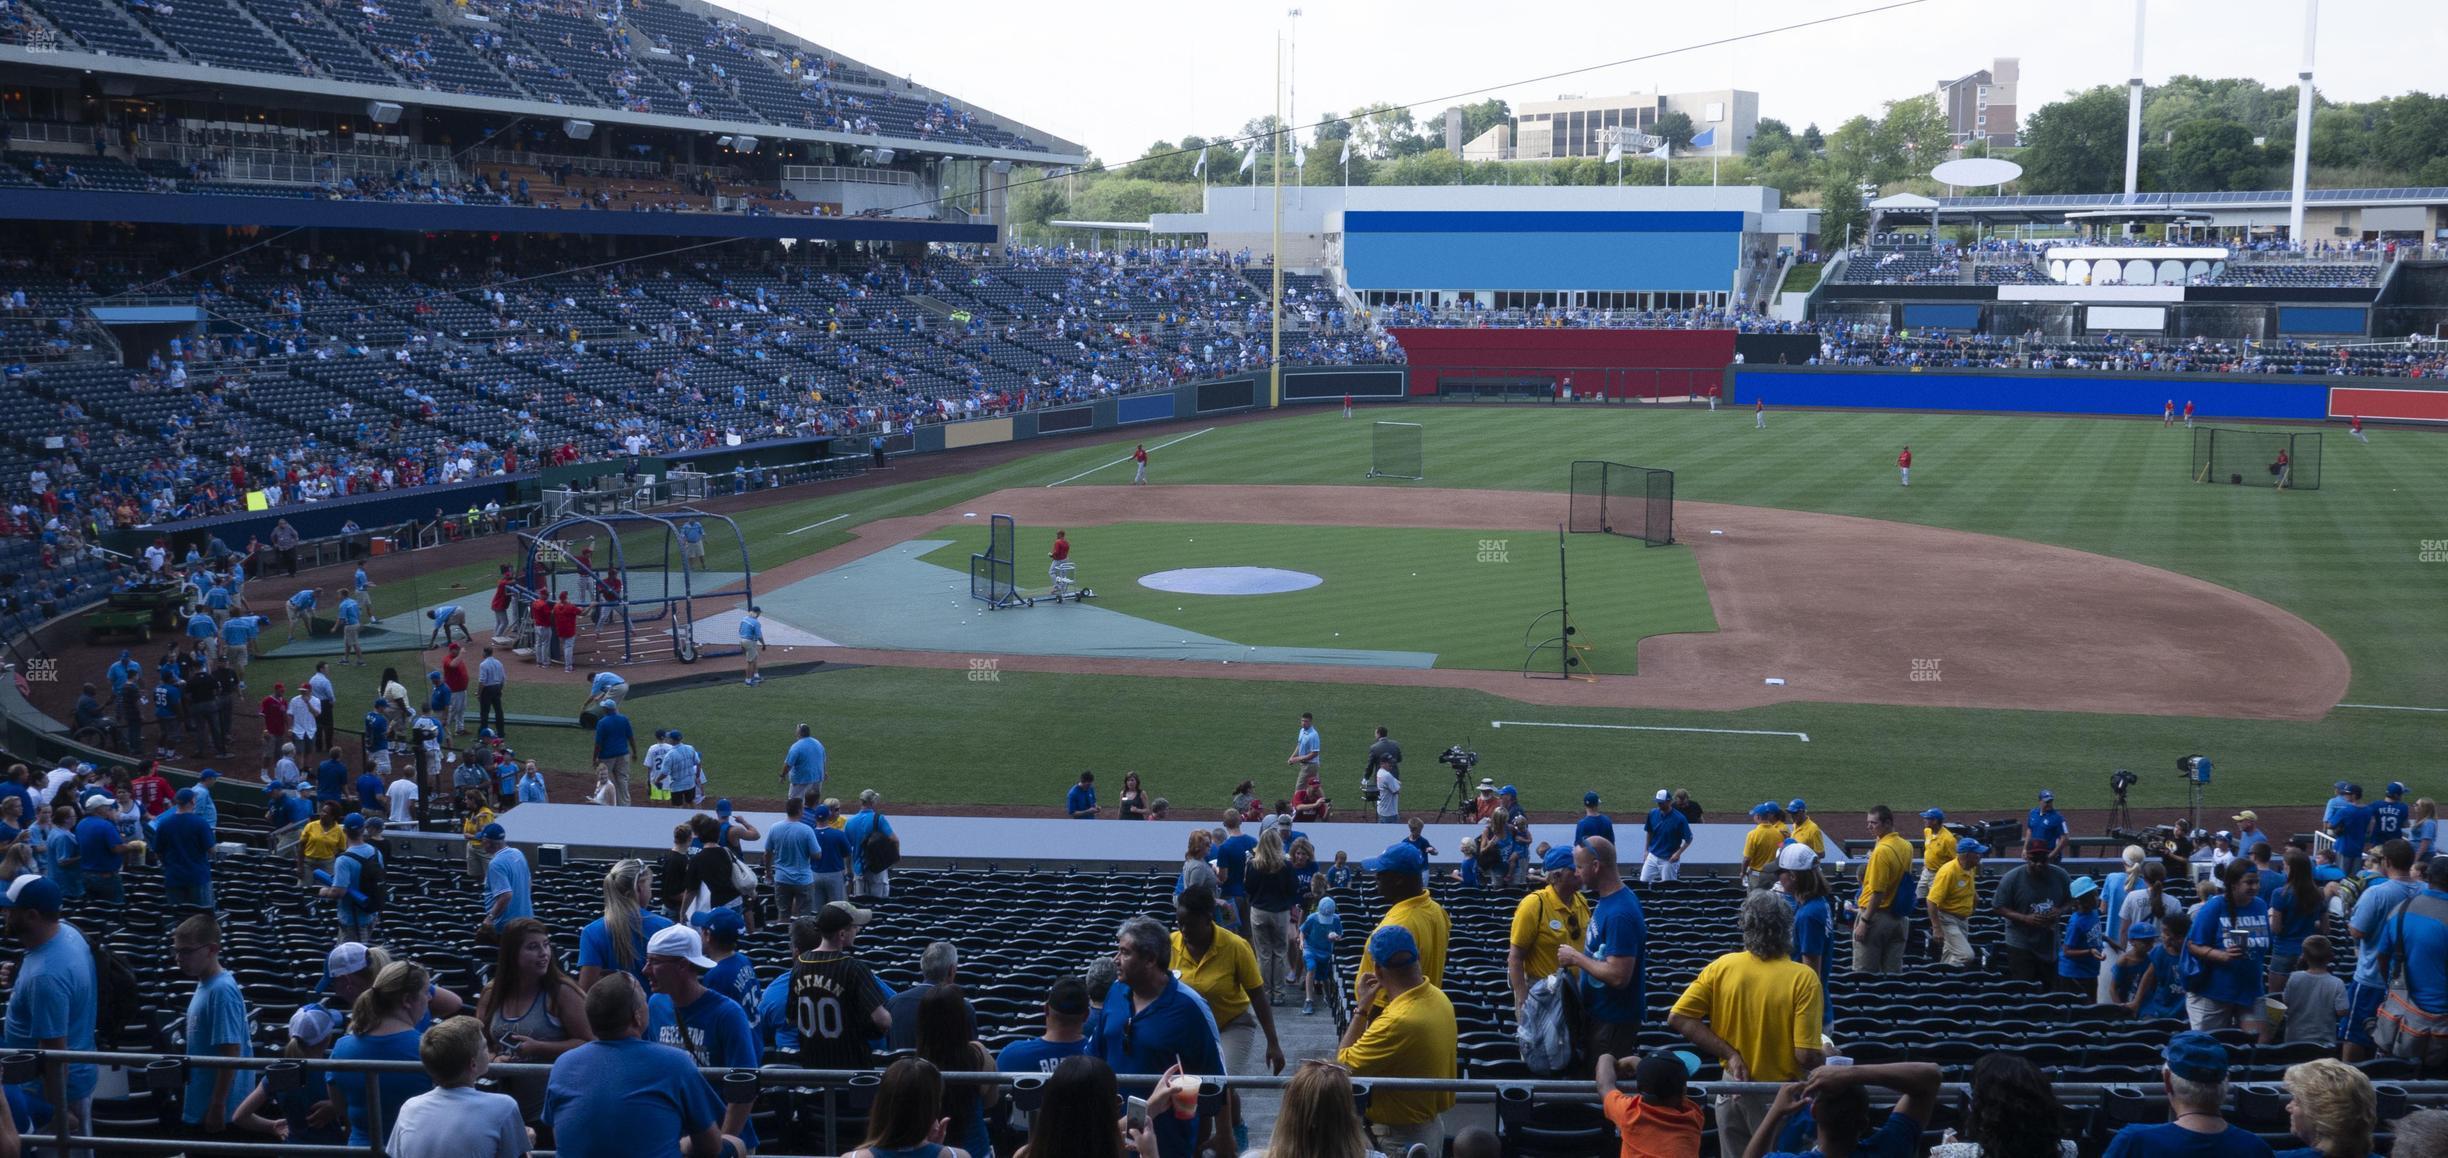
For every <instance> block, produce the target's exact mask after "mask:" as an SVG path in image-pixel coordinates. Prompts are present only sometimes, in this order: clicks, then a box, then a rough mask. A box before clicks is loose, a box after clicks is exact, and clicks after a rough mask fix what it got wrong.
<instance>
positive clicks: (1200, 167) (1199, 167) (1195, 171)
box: [1190, 146, 1207, 177]
mask: <svg viewBox="0 0 2448 1158" xmlns="http://www.w3.org/2000/svg"><path fill="white" fill-rule="evenodd" d="M1190 175H1191V176H1193V177H1204V176H1206V175H1207V150H1206V148H1205V147H1204V146H1201V147H1200V149H1199V159H1198V164H1195V165H1192V166H1190Z"/></svg>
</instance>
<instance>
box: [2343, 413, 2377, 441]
mask: <svg viewBox="0 0 2448 1158" xmlns="http://www.w3.org/2000/svg"><path fill="white" fill-rule="evenodd" d="M2346 433H2348V434H2351V435H2354V437H2355V441H2356V442H2360V443H2362V444H2363V445H2365V446H2369V445H2371V436H2370V435H2367V434H2365V433H2363V416H2362V415H2360V414H2357V415H2355V416H2354V417H2352V418H2349V419H2347V420H2346Z"/></svg>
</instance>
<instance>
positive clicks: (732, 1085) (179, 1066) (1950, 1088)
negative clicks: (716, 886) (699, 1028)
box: [0, 1050, 2448, 1158]
mask: <svg viewBox="0 0 2448 1158" xmlns="http://www.w3.org/2000/svg"><path fill="white" fill-rule="evenodd" d="M70 1065H99V1066H110V1067H115V1068H120V1069H125V1070H129V1071H132V1072H131V1074H130V1077H131V1081H130V1092H131V1093H135V1092H138V1091H143V1092H146V1093H147V1094H149V1096H152V1097H156V1098H159V1097H165V1096H167V1095H168V1094H169V1093H170V1092H171V1091H174V1090H183V1089H184V1088H185V1086H186V1080H187V1075H186V1070H187V1068H188V1067H191V1066H193V1067H201V1068H204V1069H236V1070H252V1071H258V1072H263V1071H274V1070H275V1069H276V1067H277V1071H278V1072H279V1073H281V1074H282V1075H284V1076H285V1077H284V1080H289V1076H293V1078H294V1080H296V1081H300V1082H303V1081H309V1080H312V1078H311V1076H310V1071H311V1073H349V1074H366V1075H369V1076H368V1077H367V1078H366V1079H365V1080H366V1081H368V1082H369V1083H371V1082H373V1081H374V1080H376V1078H375V1077H374V1076H372V1075H380V1074H385V1073H409V1074H420V1075H421V1074H423V1073H424V1072H425V1070H424V1067H423V1066H422V1065H420V1064H419V1063H416V1062H409V1061H362V1060H333V1059H300V1058H279V1057H252V1058H233V1057H218V1056H211V1055H188V1054H126V1053H102V1052H97V1051H90V1050H30V1051H25V1052H21V1053H13V1054H10V1055H8V1056H6V1057H0V1076H5V1077H6V1078H8V1079H9V1080H11V1082H12V1084H14V1083H15V1082H18V1081H33V1080H37V1079H38V1078H39V1080H40V1081H41V1082H42V1084H43V1088H44V1090H45V1091H46V1093H47V1094H49V1095H51V1096H52V1099H53V1101H54V1104H56V1102H57V1096H58V1095H59V1093H60V1083H61V1082H62V1081H64V1080H65V1077H66V1074H65V1070H64V1067H66V1066H70ZM551 1072H552V1067H551V1066H549V1065H541V1064H536V1063H507V1062H506V1063H502V1064H498V1065H494V1066H491V1067H489V1070H488V1078H489V1079H497V1078H511V1077H517V1076H522V1075H523V1076H543V1075H548V1074H550V1073H551ZM698 1072H699V1073H702V1074H704V1075H705V1076H706V1078H707V1079H708V1080H709V1081H711V1082H712V1083H714V1085H715V1086H716V1087H717V1088H719V1089H721V1090H723V1091H724V1093H725V1095H726V1099H727V1100H729V1101H731V1102H733V1103H736V1102H738V1101H749V1100H754V1099H755V1097H756V1096H757V1095H758V1094H759V1093H762V1092H764V1091H767V1090H774V1089H789V1090H807V1091H811V1092H814V1093H816V1094H817V1095H818V1096H819V1097H821V1098H823V1099H824V1100H825V1104H824V1115H825V1118H826V1121H827V1123H828V1125H827V1129H828V1132H829V1131H830V1129H831V1123H832V1122H833V1121H834V1119H835V1117H836V1115H835V1114H834V1113H833V1105H832V1097H833V1096H834V1095H835V1094H837V1093H839V1092H841V1091H846V1090H849V1089H852V1088H858V1087H865V1088H870V1089H872V1088H873V1086H874V1083H875V1082H876V1080H877V1073H878V1071H875V1070H811V1069H798V1068H795V1067H790V1066H764V1067H761V1068H758V1069H735V1068H725V1067H717V1066H700V1067H698ZM1118 1076H1119V1080H1120V1082H1121V1084H1123V1085H1125V1086H1144V1085H1150V1084H1153V1083H1154V1082H1155V1081H1156V1079H1157V1078H1158V1077H1159V1076H1160V1075H1157V1074H1122V1075H1118ZM943 1080H944V1081H945V1082H946V1083H947V1084H951V1083H965V1084H970V1085H993V1086H1009V1087H1013V1089H1014V1092H1015V1094H1018V1095H1020V1096H1023V1097H1025V1096H1027V1092H1028V1091H1033V1090H1035V1089H1037V1088H1040V1087H1042V1085H1043V1083H1044V1081H1045V1076H1044V1075H1043V1074H1036V1073H1004V1072H972V1073H946V1074H944V1075H943ZM1292 1081H1293V1075H1292V1074H1288V1073H1287V1074H1282V1075H1270V1074H1249V1075H1232V1076H1225V1077H1215V1076H1210V1077H1207V1078H1206V1080H1205V1081H1204V1082H1203V1083H1202V1086H1201V1088H1200V1091H1199V1099H1200V1102H1201V1103H1202V1106H1203V1107H1208V1108H1210V1109H1212V1108H1213V1107H1216V1106H1219V1105H1220V1104H1221V1102H1222V1100H1223V1097H1224V1091H1225V1090H1226V1089H1227V1088H1235V1089H1242V1090H1282V1089H1284V1088H1285V1087H1287V1086H1289V1085H1290V1084H1291V1082H1292ZM1694 1084H1695V1085H1696V1086H1698V1087H1699V1089H1700V1091H1702V1093H1701V1094H1700V1096H1703V1097H1714V1096H1715V1095H1720V1094H1760V1095H1769V1094H1774V1093H1775V1092H1776V1091H1777V1089H1778V1088H1779V1085H1780V1083H1777V1082H1723V1081H1698V1082H1695V1083H1694ZM1352 1086H1353V1092H1354V1094H1355V1095H1357V1096H1358V1097H1359V1098H1360V1099H1363V1100H1365V1099H1366V1097H1367V1096H1368V1095H1369V1094H1370V1093H1373V1092H1374V1091H1377V1090H1443V1091H1451V1092H1452V1093H1453V1094H1454V1097H1455V1100H1456V1101H1457V1102H1460V1103H1463V1104H1479V1105H1494V1106H1495V1107H1496V1111H1497V1115H1498V1117H1499V1118H1500V1119H1504V1118H1507V1117H1509V1116H1510V1115H1513V1114H1517V1113H1523V1112H1526V1111H1528V1110H1529V1108H1530V1107H1531V1106H1532V1105H1533V1104H1535V1103H1537V1102H1540V1101H1549V1102H1557V1101H1563V1102H1589V1101H1594V1100H1595V1099H1594V1097H1593V1096H1592V1095H1593V1089H1592V1086H1591V1083H1590V1081H1589V1079H1588V1078H1562V1077H1559V1078H1553V1079H1543V1080H1542V1079H1510V1078H1508V1079H1471V1078H1450V1079H1449V1078H1378V1077H1354V1078H1353V1079H1352ZM2386 1087H2387V1089H2388V1090H2389V1091H2390V1093H2391V1094H2392V1095H2402V1096H2403V1097H2404V1098H2405V1099H2406V1102H2407V1103H2408V1104H2409V1105H2411V1104H2429V1103H2436V1102H2438V1101H2440V1100H2442V1099H2448V1081H2390V1082H2388V1083H2386ZM2051 1088H2052V1089H2053V1090H2054V1091H2055V1092H2056V1094H2057V1099H2058V1101H2059V1102H2060V1103H2062V1104H2064V1105H2065V1106H2066V1107H2067V1108H2069V1109H2085V1108H2090V1107H2095V1106H2099V1105H2102V1104H2105V1103H2107V1102H2109V1101H2111V1100H2113V1099H2116V1098H2118V1097H2119V1095H2115V1094H2111V1093H2110V1091H2124V1092H2125V1093H2124V1095H2123V1096H2124V1097H2130V1096H2131V1092H2132V1091H2135V1090H2136V1089H2137V1087H2135V1086H2134V1085H2133V1084H2132V1083H2130V1082H2055V1083H2052V1085H2051ZM1941 1089H1942V1090H1943V1093H1942V1095H1941V1096H1942V1097H1944V1098H1945V1099H1947V1100H1949V1101H1961V1100H1962V1099H1965V1098H1968V1097H1969V1096H1970V1092H1971V1087H1970V1085H1969V1084H1968V1083H1948V1084H1946V1085H1944V1086H1942V1087H1941ZM2149 1097H2150V1095H2149V1094H2148V1093H2147V1092H2146V1093H2145V1094H2144V1098H2145V1099H2146V1100H2147V1099H2148V1098H2149ZM1364 1104H1365V1101H1364ZM365 1105H366V1112H367V1122H366V1132H367V1134H368V1135H369V1136H370V1137H371V1138H373V1139H375V1140H376V1141H375V1143H374V1144H373V1145H369V1146H301V1145H294V1144H291V1143H287V1142H280V1141H269V1140H267V1141H263V1142H236V1141H209V1140H207V1141H189V1140H182V1139H178V1138H138V1137H128V1136H124V1135H95V1134H75V1133H72V1132H70V1131H69V1130H68V1129H67V1128H66V1123H65V1122H64V1121H61V1120H59V1119H58V1118H56V1117H55V1118H54V1122H53V1128H52V1129H49V1130H46V1131H43V1132H40V1133H38V1134H37V1135H36V1137H38V1138H40V1139H41V1140H43V1141H44V1142H47V1143H48V1144H50V1145H55V1146H58V1147H60V1148H62V1149H64V1150H66V1149H80V1148H81V1149H92V1150H107V1151H115V1152H127V1153H164V1154H169V1153H189V1154H273V1153H278V1154H283V1155H330V1156H333V1158H344V1156H345V1158H356V1156H357V1155H365V1154H373V1155H377V1156H379V1155H382V1154H384V1153H385V1152H386V1151H385V1149H384V1145H383V1143H384V1142H386V1141H387V1140H388V1138H389V1135H390V1123H388V1122H386V1121H384V1120H383V1110H382V1099H381V1098H379V1097H370V1098H367V1099H366V1102H365ZM827 1143H828V1144H827V1146H826V1147H825V1152H826V1153H831V1154H839V1153H845V1152H846V1149H845V1148H844V1147H842V1146H841V1145H839V1144H838V1143H839V1139H834V1138H828V1139H827ZM535 1153H536V1154H537V1155H539V1156H540V1158H550V1156H551V1155H552V1154H553V1153H554V1152H553V1151H551V1150H537V1151H535Z"/></svg>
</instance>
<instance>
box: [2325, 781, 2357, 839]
mask: <svg viewBox="0 0 2448 1158" xmlns="http://www.w3.org/2000/svg"><path fill="white" fill-rule="evenodd" d="M2352 787H2354V783H2353V782H2352V781H2348V780H2339V781H2336V782H2335V783H2332V784H2331V785H2329V791H2330V796H2329V802H2328V803H2327V804H2326V805H2324V806H2322V808H2321V827H2323V828H2329V827H2333V826H2335V825H2336V824H2337V818H2338V813H2339V811H2341V810H2343V809H2344V808H2346V807H2347V806H2348V805H2350V804H2353V803H2354V799H2353V798H2352V797H2349V796H2347V795H2346V790H2347V789H2349V788H2352Z"/></svg>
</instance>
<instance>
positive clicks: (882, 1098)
mask: <svg viewBox="0 0 2448 1158" xmlns="http://www.w3.org/2000/svg"><path fill="white" fill-rule="evenodd" d="M943 1094H944V1084H943V1071H941V1070H938V1069H936V1068H935V1066H934V1063H932V1062H929V1061H926V1060H925V1059H923V1058H914V1057H905V1058H902V1059H901V1060H900V1061H897V1062H894V1063H893V1064H892V1065H890V1066H888V1067H886V1068H885V1070H884V1081H883V1082H882V1084H880V1085H878V1086H877V1087H876V1092H875V1109H874V1110H873V1111H872V1112H871V1113H869V1114H868V1115H867V1140H866V1141H865V1142H862V1143H860V1144H859V1148H858V1149H856V1150H852V1151H851V1152H850V1153H849V1154H848V1155H846V1156H845V1158H972V1156H971V1155H970V1154H969V1153H968V1152H967V1151H964V1150H961V1149H959V1148H957V1147H953V1146H946V1145H944V1144H943V1142H942V1138H943V1130H944V1120H943V1116H942V1115H941V1114H940V1113H939V1111H940V1110H941V1109H942V1106H943Z"/></svg>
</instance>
